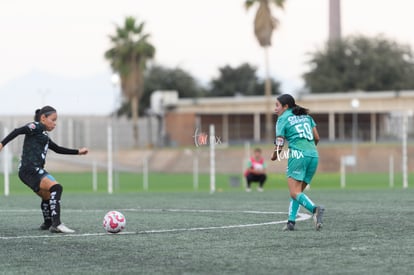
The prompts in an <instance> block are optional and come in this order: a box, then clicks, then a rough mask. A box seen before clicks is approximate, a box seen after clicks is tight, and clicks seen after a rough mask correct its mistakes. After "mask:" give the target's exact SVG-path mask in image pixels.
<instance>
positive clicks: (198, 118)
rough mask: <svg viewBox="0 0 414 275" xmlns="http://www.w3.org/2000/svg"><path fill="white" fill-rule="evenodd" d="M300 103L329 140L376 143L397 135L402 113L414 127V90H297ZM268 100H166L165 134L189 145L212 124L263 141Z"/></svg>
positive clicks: (230, 134)
mask: <svg viewBox="0 0 414 275" xmlns="http://www.w3.org/2000/svg"><path fill="white" fill-rule="evenodd" d="M272 100H273V101H275V100H276V96H275V97H273V99H272ZM296 103H297V104H298V105H301V106H303V107H306V108H308V109H309V110H310V113H311V114H312V116H313V117H314V119H315V121H316V123H317V124H318V130H319V133H320V136H321V138H322V139H326V140H329V141H351V140H352V139H358V140H359V141H364V142H372V143H375V142H377V141H379V140H387V139H393V138H394V139H395V138H398V137H399V136H400V135H401V129H402V125H401V123H402V121H403V120H402V119H401V118H402V117H403V116H408V117H409V120H408V121H409V128H408V129H411V128H412V126H411V124H412V123H411V121H412V119H411V116H412V112H413V109H414V91H400V92H375V93H365V92H355V93H334V94H307V95H302V96H297V97H296ZM265 106H266V101H265V97H263V96H255V97H243V96H240V97H220V98H200V99H179V100H178V101H177V102H175V103H174V104H170V105H168V106H165V108H166V109H167V110H168V111H167V112H166V113H165V130H166V134H167V137H168V139H169V140H170V142H171V143H172V144H175V145H190V144H194V136H195V135H199V134H200V133H207V134H208V130H209V125H210V124H214V125H215V135H216V136H218V137H219V138H220V141H221V142H224V143H233V144H234V143H238V142H243V141H246V140H250V141H253V142H261V141H263V138H264V134H265V113H264V112H265ZM273 121H274V122H273V123H275V121H276V116H274V119H273Z"/></svg>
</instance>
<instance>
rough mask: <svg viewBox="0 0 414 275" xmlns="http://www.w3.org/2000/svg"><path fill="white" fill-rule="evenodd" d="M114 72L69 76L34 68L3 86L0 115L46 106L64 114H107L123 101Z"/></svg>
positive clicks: (19, 112)
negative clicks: (76, 76)
mask: <svg viewBox="0 0 414 275" xmlns="http://www.w3.org/2000/svg"><path fill="white" fill-rule="evenodd" d="M110 80H111V74H110V73H109V72H108V73H101V74H97V75H92V76H86V77H81V78H69V77H64V76H60V75H54V74H51V73H47V72H41V71H32V72H30V73H28V74H25V75H22V76H21V77H18V78H16V79H14V80H11V81H9V82H8V83H6V84H5V85H2V86H0V96H1V100H0V115H28V114H30V115H31V114H33V112H34V110H35V109H37V108H40V107H42V106H43V105H51V106H53V107H55V108H56V109H57V110H58V112H59V113H60V114H76V115H82V114H83V115H107V114H109V113H111V111H112V110H113V109H114V108H115V106H116V105H115V104H116V102H120V98H119V97H120V91H119V87H114V86H113V85H112V83H111V81H110Z"/></svg>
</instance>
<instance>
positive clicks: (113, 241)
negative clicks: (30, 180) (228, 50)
mask: <svg viewBox="0 0 414 275" xmlns="http://www.w3.org/2000/svg"><path fill="white" fill-rule="evenodd" d="M54 176H55V177H56V178H58V180H59V181H60V182H62V184H63V186H64V188H65V191H64V194H63V199H62V220H63V222H65V223H66V224H67V225H69V226H70V227H72V228H74V229H75V230H76V234H72V235H60V234H57V235H56V234H55V235H53V234H51V233H49V232H42V231H40V230H38V229H37V227H38V226H39V225H40V223H41V213H40V209H39V204H40V200H39V199H38V198H37V197H36V196H34V195H33V194H31V191H30V190H29V189H27V188H26V187H25V186H24V185H23V184H22V183H20V182H19V181H18V180H17V179H15V178H14V179H12V183H11V184H12V187H11V195H10V196H8V197H2V198H1V200H0V214H1V217H2V220H3V221H4V223H3V224H2V225H1V226H0V242H1V244H2V245H1V247H2V248H1V250H0V273H1V274H26V273H33V274H75V273H76V274H98V273H99V274H115V273H117V274H300V273H305V272H306V274H412V270H413V268H414V262H413V261H412V258H413V256H414V255H413V254H414V239H413V238H412V231H413V230H412V229H413V227H414V219H413V218H412V215H413V214H414V210H413V208H412V205H413V204H414V190H413V189H411V188H409V189H405V190H403V189H402V188H401V187H400V184H399V181H398V177H396V186H395V188H389V187H388V179H387V178H386V175H368V174H363V175H349V176H348V183H349V184H348V186H347V188H346V189H345V190H341V189H340V188H339V176H338V175H323V174H321V175H318V176H317V178H315V181H314V183H313V185H312V188H311V190H309V191H308V192H307V193H308V194H309V196H310V197H311V198H312V200H313V201H314V202H316V203H321V204H323V205H325V207H326V212H325V219H324V222H325V223H324V228H323V229H322V231H320V232H316V231H314V228H313V224H312V222H311V219H308V220H304V221H298V223H297V226H296V227H297V231H294V232H283V231H281V228H282V227H283V223H284V222H285V220H286V216H287V207H288V191H287V187H286V183H285V180H284V177H283V176H280V178H279V176H274V177H272V178H271V179H270V180H269V182H268V185H267V187H266V190H265V192H263V193H258V192H251V193H246V192H244V191H243V189H242V188H241V187H239V188H235V187H230V186H229V183H228V175H219V176H218V177H217V182H218V183H217V189H218V190H220V191H219V192H216V193H215V194H209V192H208V176H207V175H204V176H202V177H200V190H199V191H198V192H194V191H193V187H192V176H191V175H163V174H154V175H150V188H149V192H144V191H142V180H141V179H140V175H133V174H121V175H119V179H120V180H119V181H120V186H118V188H117V189H116V190H115V194H112V195H108V194H106V193H105V190H106V187H105V184H104V182H102V184H101V183H100V185H99V191H98V192H96V193H93V192H92V191H91V190H92V187H91V176H90V175H87V174H57V173H55V174H54ZM384 177H385V179H384ZM99 178H100V179H99V182H101V178H102V181H104V178H105V176H104V175H103V174H102V175H100V176H99ZM151 179H152V180H151ZM335 181H336V182H335ZM0 187H1V188H2V185H0ZM171 191H174V192H171ZM109 210H119V211H121V212H122V213H124V214H125V216H126V218H127V226H126V229H125V231H124V234H115V235H110V234H106V233H105V232H104V230H103V228H102V219H103V216H104V214H105V213H106V212H107V211H109ZM302 213H304V214H305V213H306V212H302ZM305 218H306V217H305Z"/></svg>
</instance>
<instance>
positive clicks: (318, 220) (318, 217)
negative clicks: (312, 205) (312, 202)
mask: <svg viewBox="0 0 414 275" xmlns="http://www.w3.org/2000/svg"><path fill="white" fill-rule="evenodd" d="M324 212H325V208H324V207H323V206H318V207H316V211H315V213H314V214H313V222H314V223H315V229H316V230H320V229H321V228H322V223H323V222H322V217H323V213H324Z"/></svg>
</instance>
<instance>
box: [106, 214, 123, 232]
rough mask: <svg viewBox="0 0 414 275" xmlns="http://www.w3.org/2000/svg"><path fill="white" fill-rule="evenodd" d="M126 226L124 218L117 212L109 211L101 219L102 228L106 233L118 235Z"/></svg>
mask: <svg viewBox="0 0 414 275" xmlns="http://www.w3.org/2000/svg"><path fill="white" fill-rule="evenodd" d="M125 225H126V219H125V216H124V215H123V214H122V213H121V212H118V211H109V212H108V213H106V214H105V217H104V219H103V227H104V228H105V230H106V232H108V233H119V232H121V231H122V230H124V228H125Z"/></svg>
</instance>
